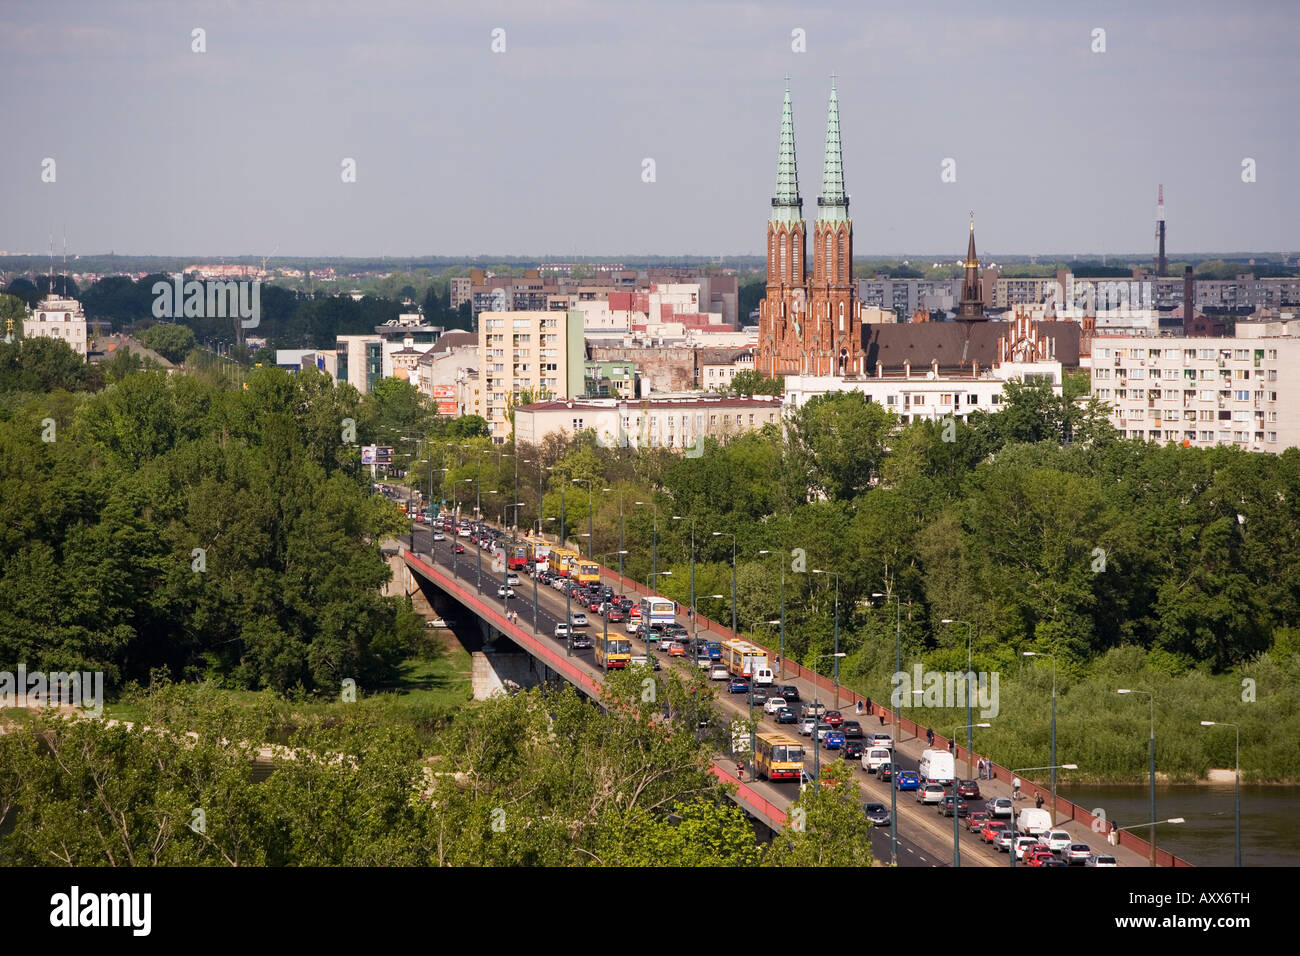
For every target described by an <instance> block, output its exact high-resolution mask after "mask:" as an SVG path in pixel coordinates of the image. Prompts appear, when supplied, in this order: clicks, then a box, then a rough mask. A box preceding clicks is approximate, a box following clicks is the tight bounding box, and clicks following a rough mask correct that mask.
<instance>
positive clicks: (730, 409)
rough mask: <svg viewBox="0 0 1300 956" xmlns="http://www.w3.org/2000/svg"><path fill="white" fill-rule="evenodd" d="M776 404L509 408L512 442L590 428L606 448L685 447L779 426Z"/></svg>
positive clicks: (723, 401) (690, 397) (709, 400)
mask: <svg viewBox="0 0 1300 956" xmlns="http://www.w3.org/2000/svg"><path fill="white" fill-rule="evenodd" d="M780 421H781V400H780V399H779V398H773V397H768V396H755V397H754V398H728V397H724V396H720V395H712V396H710V395H700V394H699V393H697V392H692V393H688V394H675V395H664V396H656V397H654V398H648V399H641V400H639V401H624V400H622V399H616V398H582V399H574V400H572V401H556V402H539V403H536V404H533V405H525V406H521V407H520V408H518V409H516V410H515V430H516V438H517V440H518V441H520V442H530V443H533V444H537V443H539V442H541V441H542V439H543V438H545V437H546V436H547V435H550V434H554V433H560V434H563V435H565V436H572V435H576V434H577V433H578V432H580V431H584V430H590V431H594V432H595V433H596V440H597V442H598V443H599V444H601V445H603V446H605V447H607V448H673V449H687V448H690V447H692V446H693V445H695V443H696V441H697V440H699V439H702V438H707V437H712V438H717V439H719V440H723V439H726V438H729V437H734V436H736V435H739V434H741V433H743V432H747V431H753V430H755V429H758V428H762V427H763V426H764V425H766V424H768V423H780Z"/></svg>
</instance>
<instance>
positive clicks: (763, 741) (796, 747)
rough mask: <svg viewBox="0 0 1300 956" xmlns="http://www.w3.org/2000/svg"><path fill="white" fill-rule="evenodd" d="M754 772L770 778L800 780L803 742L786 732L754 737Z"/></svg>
mask: <svg viewBox="0 0 1300 956" xmlns="http://www.w3.org/2000/svg"><path fill="white" fill-rule="evenodd" d="M754 750H755V752H754V772H755V773H757V774H758V775H759V776H760V777H766V778H767V779H768V780H798V779H799V778H800V776H801V775H802V774H803V744H801V743H800V742H799V741H797V740H794V739H792V738H790V737H787V736H786V735H785V734H775V733H762V734H757V735H756V736H755V737H754Z"/></svg>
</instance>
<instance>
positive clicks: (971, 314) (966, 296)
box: [957, 213, 984, 322]
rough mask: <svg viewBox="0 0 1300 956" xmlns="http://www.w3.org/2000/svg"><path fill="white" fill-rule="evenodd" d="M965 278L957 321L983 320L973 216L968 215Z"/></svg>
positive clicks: (982, 301)
mask: <svg viewBox="0 0 1300 956" xmlns="http://www.w3.org/2000/svg"><path fill="white" fill-rule="evenodd" d="M965 265H966V277H965V278H964V279H963V280H962V283H961V305H959V306H958V307H957V319H958V321H965V322H970V321H974V320H979V319H983V318H984V297H983V295H982V294H981V292H980V261H979V258H978V257H977V256H976V255H975V214H974V213H971V215H970V242H968V243H967V245H966V263H965Z"/></svg>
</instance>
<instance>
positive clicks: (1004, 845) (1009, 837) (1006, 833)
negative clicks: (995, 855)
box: [990, 827, 1021, 853]
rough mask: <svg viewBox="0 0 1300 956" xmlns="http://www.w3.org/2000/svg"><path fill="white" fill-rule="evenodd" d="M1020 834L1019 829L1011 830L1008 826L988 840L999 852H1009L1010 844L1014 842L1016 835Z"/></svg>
mask: <svg viewBox="0 0 1300 956" xmlns="http://www.w3.org/2000/svg"><path fill="white" fill-rule="evenodd" d="M1020 835H1021V833H1020V831H1018V830H1013V829H1011V828H1010V827H1005V828H1004V829H1003V830H1002V832H1000V833H999V834H998V835H997V836H996V837H994V838H993V839H992V840H991V841H990V842H991V843H992V844H993V845H994V846H995V847H997V848H998V852H999V853H1010V852H1011V844H1012V843H1014V842H1015V839H1016V837H1018V836H1020Z"/></svg>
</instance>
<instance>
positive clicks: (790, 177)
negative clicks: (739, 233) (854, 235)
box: [772, 76, 803, 222]
mask: <svg viewBox="0 0 1300 956" xmlns="http://www.w3.org/2000/svg"><path fill="white" fill-rule="evenodd" d="M801 218H803V200H802V199H800V198H799V170H798V167H797V166H796V164H795V159H794V115H793V113H792V112H791V109H790V77H788V76H787V77H786V78H785V106H783V107H782V108H781V152H780V155H779V156H778V157H777V161H776V195H775V196H773V197H772V222H798V221H799V220H800V219H801Z"/></svg>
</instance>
